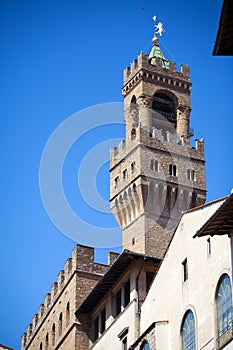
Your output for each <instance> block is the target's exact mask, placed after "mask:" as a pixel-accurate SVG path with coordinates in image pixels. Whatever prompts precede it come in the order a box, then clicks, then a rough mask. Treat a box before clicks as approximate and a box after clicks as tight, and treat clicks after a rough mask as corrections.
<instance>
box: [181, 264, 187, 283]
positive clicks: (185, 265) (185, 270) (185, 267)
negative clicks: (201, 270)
mask: <svg viewBox="0 0 233 350" xmlns="http://www.w3.org/2000/svg"><path fill="white" fill-rule="evenodd" d="M182 266H183V281H184V282H185V281H187V279H188V262H187V258H186V259H184V261H183V262H182Z"/></svg>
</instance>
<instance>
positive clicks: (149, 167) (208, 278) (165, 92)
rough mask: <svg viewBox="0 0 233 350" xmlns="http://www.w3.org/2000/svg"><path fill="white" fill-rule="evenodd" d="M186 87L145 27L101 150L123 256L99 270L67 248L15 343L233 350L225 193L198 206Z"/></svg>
mask: <svg viewBox="0 0 233 350" xmlns="http://www.w3.org/2000/svg"><path fill="white" fill-rule="evenodd" d="M158 27H159V24H158V25H155V28H156V29H158ZM190 92H191V82H190V74H189V67H188V66H184V65H181V67H180V71H177V69H176V64H175V63H173V62H170V61H167V60H166V59H165V58H164V55H163V53H162V52H161V50H160V47H159V44H158V39H157V37H156V34H155V36H154V38H153V46H152V49H151V52H150V54H149V55H146V54H144V53H141V54H140V55H139V56H138V58H137V59H136V60H134V61H133V63H132V64H131V66H130V67H127V68H126V69H125V71H124V86H123V89H122V93H123V97H124V113H125V122H126V139H125V140H122V141H121V143H120V145H119V146H118V147H116V148H114V149H112V150H111V154H110V184H111V188H110V206H111V209H112V212H113V214H114V216H115V217H116V219H117V221H118V223H119V225H120V227H121V229H122V245H123V251H122V253H121V254H119V255H118V254H116V253H111V252H110V253H109V262H108V265H104V264H99V263H95V262H94V248H91V247H85V246H81V245H76V246H75V248H74V250H73V254H72V258H71V259H68V260H67V262H66V264H65V268H64V271H61V272H60V273H59V275H58V281H57V282H55V283H54V284H53V286H52V288H51V291H50V293H48V294H47V295H46V297H45V300H44V303H43V304H42V305H41V306H40V307H39V310H38V313H37V314H36V315H35V316H34V317H33V320H32V323H31V324H30V325H29V326H28V328H27V332H26V333H25V334H24V335H23V337H22V350H37V349H39V350H45V349H46V350H52V349H53V350H54V349H62V350H63V349H64V350H87V349H92V350H105V349H110V348H111V350H122V349H123V350H126V349H131V350H133V349H137V350H143V349H144V350H164V349H168V350H178V349H182V350H201V349H202V350H213V349H225V350H229V349H233V340H232V339H233V327H232V325H233V312H232V251H233V250H232V247H233V244H231V240H230V239H229V237H232V232H233V222H232V220H227V218H228V217H232V211H233V207H232V198H233V195H232V196H229V198H223V199H220V200H217V201H215V202H212V203H209V204H205V199H206V184H205V159H204V141H203V140H200V141H199V140H195V147H190V138H191V137H192V136H193V135H194V132H193V130H192V129H191V128H190V113H191V106H190ZM223 212H224V213H225V219H224V221H223V222H220V223H218V225H216V224H215V226H214V229H213V228H212V231H211V232H210V231H208V227H209V225H211V224H213V222H214V223H216V220H217V219H216V218H219V217H220V218H221V216H222V213H223ZM226 212H227V214H226ZM217 222H218V221H217ZM226 222H227V226H226ZM223 226H224V227H225V229H224V234H222V227H223ZM203 232H204V233H203ZM218 232H219V235H218ZM220 232H221V235H220ZM228 236H229V237H228ZM231 239H232V238H231Z"/></svg>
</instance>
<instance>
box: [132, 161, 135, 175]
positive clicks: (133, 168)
mask: <svg viewBox="0 0 233 350" xmlns="http://www.w3.org/2000/svg"><path fill="white" fill-rule="evenodd" d="M135 168H136V163H135V162H132V163H131V174H133V173H134V172H135Z"/></svg>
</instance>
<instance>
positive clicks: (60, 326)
mask: <svg viewBox="0 0 233 350" xmlns="http://www.w3.org/2000/svg"><path fill="white" fill-rule="evenodd" d="M61 333H62V312H61V313H60V316H59V335H61Z"/></svg>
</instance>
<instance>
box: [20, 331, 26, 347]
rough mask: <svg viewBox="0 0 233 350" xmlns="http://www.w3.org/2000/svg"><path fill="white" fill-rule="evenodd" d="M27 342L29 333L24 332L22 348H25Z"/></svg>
mask: <svg viewBox="0 0 233 350" xmlns="http://www.w3.org/2000/svg"><path fill="white" fill-rule="evenodd" d="M26 344H27V333H26V332H25V333H23V335H22V341H21V349H22V350H23V349H25V346H26Z"/></svg>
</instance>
